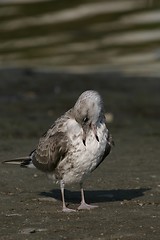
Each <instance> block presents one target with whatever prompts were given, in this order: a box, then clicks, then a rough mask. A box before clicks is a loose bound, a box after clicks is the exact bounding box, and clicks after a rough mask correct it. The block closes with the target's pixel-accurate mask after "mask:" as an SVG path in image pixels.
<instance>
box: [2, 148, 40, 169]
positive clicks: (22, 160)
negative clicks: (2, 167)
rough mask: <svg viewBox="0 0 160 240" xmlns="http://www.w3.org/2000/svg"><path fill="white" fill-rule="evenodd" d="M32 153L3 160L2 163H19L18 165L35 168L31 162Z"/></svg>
mask: <svg viewBox="0 0 160 240" xmlns="http://www.w3.org/2000/svg"><path fill="white" fill-rule="evenodd" d="M33 154H34V151H33V152H31V154H30V155H29V156H27V157H18V158H13V159H9V160H6V161H3V162H2V163H7V164H14V165H19V166H20V167H26V168H35V166H34V165H33V163H32V157H33Z"/></svg>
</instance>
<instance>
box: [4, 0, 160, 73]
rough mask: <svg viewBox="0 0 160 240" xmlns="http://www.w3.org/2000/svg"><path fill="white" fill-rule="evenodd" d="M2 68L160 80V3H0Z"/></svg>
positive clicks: (122, 0)
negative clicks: (113, 73)
mask: <svg viewBox="0 0 160 240" xmlns="http://www.w3.org/2000/svg"><path fill="white" fill-rule="evenodd" d="M0 64H1V66H2V67H3V66H7V67H8V66H31V67H38V68H41V67H43V68H51V69H53V68H54V69H55V68H56V69H57V68H58V69H59V68H60V69H61V68H62V67H63V68H64V67H65V68H67V69H68V70H71V71H78V72H84V71H93V70H94V71H95V70H98V71H99V70H100V71H122V72H124V73H129V74H137V75H147V76H148V75H152V76H153V75H154V76H157V75H158V76H159V69H160V1H159V0H140V1H139V0H112V1H99V0H97V1H96V0H92V1H90V0H87V1H82V0H81V1H79V0H75V1H65V0H59V1H34V0H33V1H31V0H30V1H25V0H19V1H18V0H17V1H16V0H15V1H14V0H1V1H0Z"/></svg>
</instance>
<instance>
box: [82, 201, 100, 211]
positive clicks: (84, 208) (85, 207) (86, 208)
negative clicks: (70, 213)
mask: <svg viewBox="0 0 160 240" xmlns="http://www.w3.org/2000/svg"><path fill="white" fill-rule="evenodd" d="M97 207H98V206H96V205H90V204H87V203H85V202H82V203H81V205H80V206H79V207H78V210H91V209H93V208H97Z"/></svg>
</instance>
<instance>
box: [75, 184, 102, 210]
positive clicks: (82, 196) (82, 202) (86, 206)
mask: <svg viewBox="0 0 160 240" xmlns="http://www.w3.org/2000/svg"><path fill="white" fill-rule="evenodd" d="M80 188H81V204H80V206H79V207H78V210H85V209H87V210H90V209H93V208H96V207H98V206H95V205H89V204H87V203H86V202H85V198H84V190H83V187H82V183H80Z"/></svg>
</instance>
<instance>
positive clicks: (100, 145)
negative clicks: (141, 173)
mask: <svg viewBox="0 0 160 240" xmlns="http://www.w3.org/2000/svg"><path fill="white" fill-rule="evenodd" d="M113 144H114V142H113V139H112V136H111V134H110V133H109V130H108V128H107V123H106V118H105V112H104V103H103V100H102V97H101V96H100V94H99V93H98V92H97V91H95V90H87V91H84V92H83V93H82V94H81V95H80V96H79V98H78V99H77V101H76V103H75V105H74V106H73V107H72V108H71V109H69V110H68V111H67V112H65V113H64V114H63V115H62V116H61V117H59V118H58V119H57V120H56V121H55V122H54V123H53V125H52V126H51V127H50V128H49V129H48V131H46V132H45V133H44V134H43V135H42V137H41V138H40V139H39V142H38V144H37V147H36V149H35V150H33V151H32V152H31V153H30V155H29V156H27V157H21V158H15V159H11V160H7V161H4V162H3V163H13V164H20V166H21V167H29V168H31V167H36V168H37V169H39V170H41V171H42V172H45V173H46V174H47V175H48V177H49V178H51V179H52V180H53V181H56V182H59V184H60V189H61V196H62V211H63V212H74V211H76V210H75V209H71V208H69V207H68V206H67V204H66V202H65V186H66V185H70V184H72V183H78V184H79V186H80V192H81V202H80V205H79V207H78V210H84V209H87V210H90V209H93V208H96V207H98V206H96V205H91V204H87V203H86V201H85V195H84V189H83V182H84V180H85V179H86V177H87V176H88V175H89V174H90V173H92V172H93V171H94V170H95V169H96V168H97V167H98V166H99V165H100V164H101V163H102V162H103V160H104V159H105V158H106V157H107V155H108V154H109V153H110V151H111V148H112V145H113Z"/></svg>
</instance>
